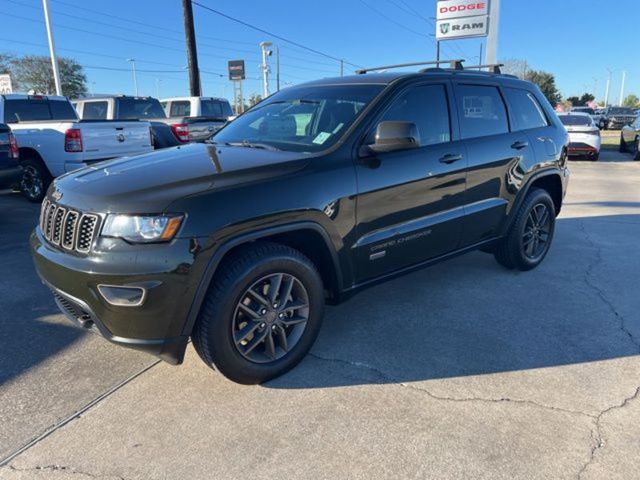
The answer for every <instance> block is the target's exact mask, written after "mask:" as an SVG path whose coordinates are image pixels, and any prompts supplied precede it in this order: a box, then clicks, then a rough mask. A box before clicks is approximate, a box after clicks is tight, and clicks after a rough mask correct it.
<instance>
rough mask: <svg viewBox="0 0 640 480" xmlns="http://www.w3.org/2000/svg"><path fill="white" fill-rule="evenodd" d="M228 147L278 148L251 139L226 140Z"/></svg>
mask: <svg viewBox="0 0 640 480" xmlns="http://www.w3.org/2000/svg"><path fill="white" fill-rule="evenodd" d="M225 145H227V146H228V147H245V148H259V149H261V150H278V149H277V148H276V147H274V146H273V145H267V144H266V143H253V142H250V141H249V140H243V141H241V142H226V143H225Z"/></svg>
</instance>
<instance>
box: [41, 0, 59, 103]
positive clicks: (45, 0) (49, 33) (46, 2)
mask: <svg viewBox="0 0 640 480" xmlns="http://www.w3.org/2000/svg"><path fill="white" fill-rule="evenodd" d="M42 7H43V8H44V23H45V24H46V25H47V37H49V53H50V55H51V67H52V68H53V81H54V83H55V84H56V95H62V84H61V83H60V70H59V69H58V59H57V57H56V45H55V42H54V41H53V29H52V28H51V16H50V15H49V0H42Z"/></svg>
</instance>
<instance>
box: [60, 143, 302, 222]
mask: <svg viewBox="0 0 640 480" xmlns="http://www.w3.org/2000/svg"><path fill="white" fill-rule="evenodd" d="M306 158H307V156H306V155H305V154H303V153H297V152H283V151H270V150H262V149H256V148H245V147H221V146H217V145H207V144H190V145H186V146H181V147H175V148H169V149H165V150H159V151H156V152H152V153H148V154H145V155H139V156H135V157H126V158H121V159H116V160H108V161H106V162H100V163H96V164H94V165H92V166H90V167H87V168H83V169H80V170H76V171H74V172H71V173H68V174H66V175H63V176H62V177H59V178H57V179H56V181H55V182H54V184H53V185H52V187H51V189H50V192H49V193H50V194H51V193H53V190H54V189H55V190H57V191H58V193H57V194H56V197H59V198H60V200H59V203H60V204H62V205H66V206H69V207H72V208H75V209H78V210H82V211H89V212H96V213H108V212H114V213H160V212H162V211H164V209H165V208H166V207H167V206H168V205H169V204H170V203H172V202H173V201H175V200H177V199H179V198H182V197H184V196H187V195H192V194H195V193H200V192H203V191H205V190H209V189H213V188H215V187H216V186H225V187H229V186H230V185H234V184H240V183H245V182H250V181H256V180H262V179H265V178H269V177H275V176H278V175H283V174H285V173H288V172H291V171H294V170H298V169H300V168H302V167H303V166H304V165H305V164H306ZM60 195H61V196H60Z"/></svg>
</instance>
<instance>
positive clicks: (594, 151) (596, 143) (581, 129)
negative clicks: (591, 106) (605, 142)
mask: <svg viewBox="0 0 640 480" xmlns="http://www.w3.org/2000/svg"><path fill="white" fill-rule="evenodd" d="M558 118H560V121H561V122H562V124H563V125H564V127H565V128H566V129H567V132H569V151H568V153H569V156H570V157H586V158H588V159H589V160H593V161H597V160H598V159H599V158H600V129H599V128H598V127H597V126H596V124H595V123H593V119H592V118H591V116H590V115H588V114H586V113H580V112H570V113H560V114H558Z"/></svg>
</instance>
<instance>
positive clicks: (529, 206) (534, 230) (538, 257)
mask: <svg viewBox="0 0 640 480" xmlns="http://www.w3.org/2000/svg"><path fill="white" fill-rule="evenodd" d="M555 222H556V212H555V206H554V204H553V200H552V199H551V196H550V195H549V193H548V192H547V191H546V190H542V189H540V188H533V189H531V191H530V192H529V193H528V194H527V196H526V198H525V200H524V202H523V204H522V205H521V206H520V209H519V210H518V213H517V214H516V217H515V219H514V221H513V223H512V224H511V227H510V228H509V231H508V233H507V235H506V236H505V237H504V238H503V239H502V240H501V241H500V243H498V245H497V246H496V251H495V257H496V260H497V261H498V263H500V264H501V265H502V266H504V267H506V268H509V269H514V268H515V269H518V270H522V271H526V270H531V269H533V268H536V267H537V266H538V265H540V263H542V260H544V257H546V255H547V253H548V252H549V247H550V246H551V241H552V239H553V233H554V231H555Z"/></svg>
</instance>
